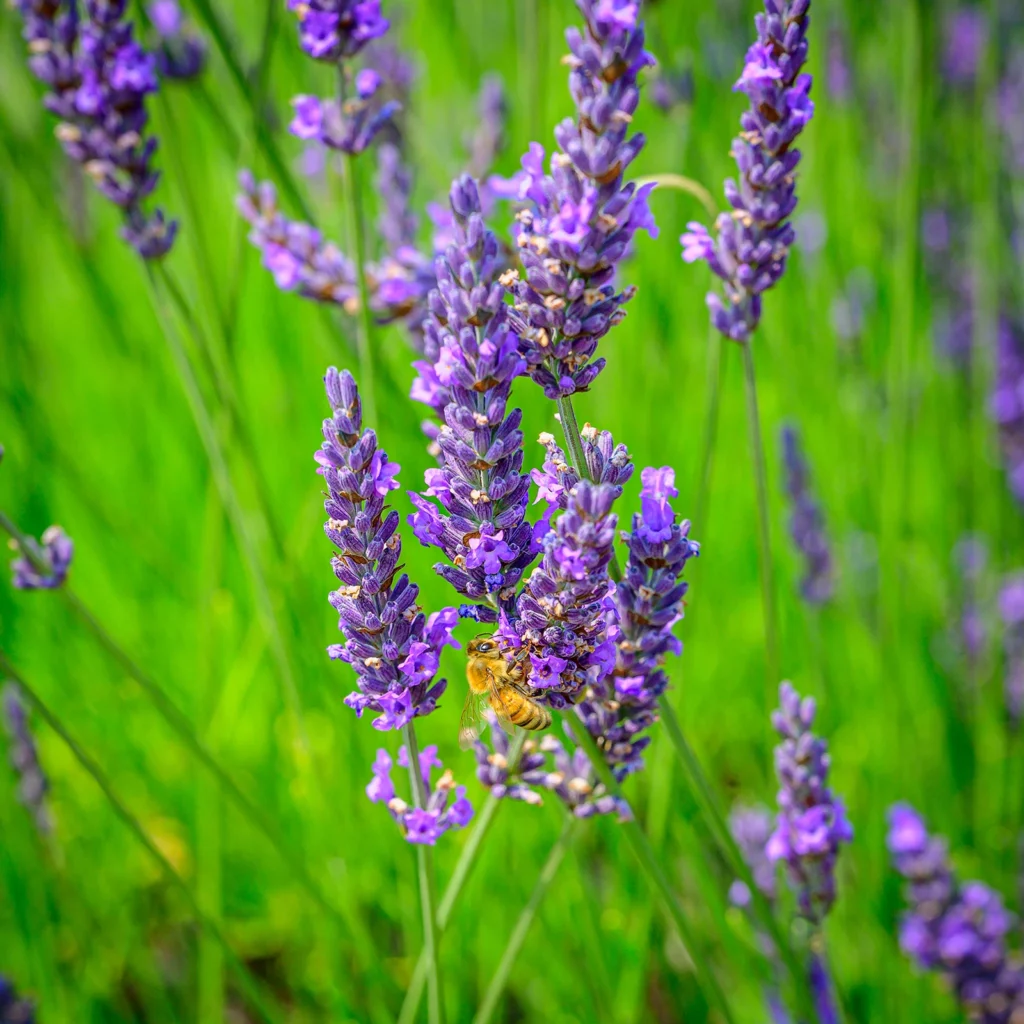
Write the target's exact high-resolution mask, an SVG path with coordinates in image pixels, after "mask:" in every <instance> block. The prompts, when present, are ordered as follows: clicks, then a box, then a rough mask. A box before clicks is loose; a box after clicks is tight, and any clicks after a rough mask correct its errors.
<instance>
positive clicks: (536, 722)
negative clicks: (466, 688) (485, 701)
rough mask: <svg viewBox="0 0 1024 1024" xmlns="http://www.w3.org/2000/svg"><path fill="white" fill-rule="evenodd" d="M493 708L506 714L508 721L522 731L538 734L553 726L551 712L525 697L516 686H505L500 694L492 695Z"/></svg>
mask: <svg viewBox="0 0 1024 1024" xmlns="http://www.w3.org/2000/svg"><path fill="white" fill-rule="evenodd" d="M491 707H493V708H494V709H495V711H498V712H499V714H500V713H501V712H504V714H505V715H507V717H508V720H509V721H510V722H512V724H513V725H518V726H519V728H520V729H527V730H529V731H531V732H538V731H540V730H541V729H546V728H547V727H548V726H549V725H550V724H551V712H550V711H548V709H547V708H544V707H541V706H540V704H537V703H536V702H534V701H532V700H530V698H529V697H526V696H524V695H523V694H522V693H521V692H520V691H519V690H518V689H517V688H516V687H514V686H503V687H501V689H500V692H499V693H498V694H496V695H492V697H491Z"/></svg>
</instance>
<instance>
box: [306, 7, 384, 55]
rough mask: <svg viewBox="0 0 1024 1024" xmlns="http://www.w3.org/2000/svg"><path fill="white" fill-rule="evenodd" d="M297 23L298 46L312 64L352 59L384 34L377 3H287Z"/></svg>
mask: <svg viewBox="0 0 1024 1024" xmlns="http://www.w3.org/2000/svg"><path fill="white" fill-rule="evenodd" d="M288 10H290V11H294V12H295V13H296V14H297V15H298V19H299V44H300V45H301V47H302V49H303V50H304V51H305V52H306V53H307V54H309V56H310V57H312V58H313V59H314V60H322V61H328V62H330V63H337V62H338V61H340V60H344V59H347V58H349V57H354V56H355V55H356V54H357V53H358V52H359V51H360V50H361V49H362V48H363V47H364V46H366V44H367V43H369V42H371V41H372V40H374V39H379V38H380V37H381V36H383V35H384V33H385V32H387V30H388V28H389V27H390V24H391V23H390V22H389V21H388V19H387V18H385V17H384V16H383V15H382V14H381V9H380V0H288Z"/></svg>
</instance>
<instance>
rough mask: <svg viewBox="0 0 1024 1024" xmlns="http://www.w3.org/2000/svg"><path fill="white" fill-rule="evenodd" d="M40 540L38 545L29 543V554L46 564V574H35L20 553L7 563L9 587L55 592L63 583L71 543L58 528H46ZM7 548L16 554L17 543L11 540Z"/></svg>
mask: <svg viewBox="0 0 1024 1024" xmlns="http://www.w3.org/2000/svg"><path fill="white" fill-rule="evenodd" d="M40 540H41V541H42V545H39V544H37V543H36V542H35V541H33V540H30V541H29V543H30V544H31V545H32V553H33V554H34V555H35V556H36V557H37V558H38V559H39V560H41V561H42V562H45V563H46V565H47V566H48V568H49V572H40V571H39V570H37V569H36V567H35V566H34V565H33V564H32V560H31V559H30V558H28V556H27V555H25V554H24V553H23V552H22V553H21V554H20V556H19V557H18V558H16V559H15V560H14V561H13V562H11V572H12V573H13V574H14V579H13V580H12V583H13V584H14V586H15V587H17V589H18V590H55V589H56V588H57V587H59V586H61V585H62V584H63V583H64V581H65V580H66V579H67V576H68V570H69V569H70V568H71V559H72V558H73V556H74V553H75V545H74V542H73V541H72V540H71V538H70V537H69V536H68V535H67V534H66V533H65V532H64V531H63V530H62V529H61V527H59V526H50V527H47V529H46V530H45V531H44V533H43V535H42V537H41V538H40ZM10 546H11V549H12V550H13V551H20V549H19V548H18V543H17V541H14V540H12V541H11V542H10Z"/></svg>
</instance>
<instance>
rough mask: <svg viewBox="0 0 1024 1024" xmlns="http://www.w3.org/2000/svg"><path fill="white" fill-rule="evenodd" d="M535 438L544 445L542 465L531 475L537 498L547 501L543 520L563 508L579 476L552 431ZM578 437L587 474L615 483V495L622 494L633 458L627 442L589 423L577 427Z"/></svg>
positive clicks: (545, 520)
mask: <svg viewBox="0 0 1024 1024" xmlns="http://www.w3.org/2000/svg"><path fill="white" fill-rule="evenodd" d="M538 440H539V441H540V443H541V444H542V445H544V448H545V450H546V457H545V459H544V465H543V467H542V468H541V469H535V470H533V471H532V472H531V474H530V475H531V476H532V478H533V482H534V483H535V484H536V485H537V499H536V500H537V501H538V502H541V501H543V502H546V503H547V505H548V511H547V512H546V513H545V515H544V518H543V519H542V522H543V523H547V522H548V521H549V520H550V518H551V514H552V512H553V511H554V510H555V509H562V510H563V511H564V510H565V508H566V506H567V505H568V502H569V493H570V492H571V491H572V489H573V488H574V487H575V486H576V485H577V484H578V483H579V482H580V477H579V474H578V473H577V472H576V470H575V469H574V468H573V467H572V466H571V465H570V464H569V460H568V459H567V458H566V456H565V452H563V451H562V449H561V448H560V447H559V445H558V442H557V441H555V438H554V436H553V435H551V434H548V433H543V434H541V435H540V437H539V438H538ZM580 441H581V442H582V446H583V460H584V463H585V464H586V467H587V478H588V479H589V480H592V481H593V482H594V483H598V484H608V485H609V486H612V487H614V488H615V497H616V498H618V497H619V495H621V494H622V485H623V484H624V483H625V482H626V481H627V480H628V479H629V478H630V477H631V476H632V475H633V462H632V460H631V459H630V457H629V452H628V451H627V449H626V446H625V445H624V444H619V445H617V444H616V443H615V440H614V439H613V438H612V435H611V433H610V432H609V431H607V430H601V431H598V430H597V429H596V428H595V427H592V426H591V425H590V424H589V423H587V424H585V425H584V427H583V429H582V430H581V431H580ZM545 532H547V531H546V529H545Z"/></svg>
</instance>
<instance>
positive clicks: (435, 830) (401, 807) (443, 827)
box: [366, 746, 473, 846]
mask: <svg viewBox="0 0 1024 1024" xmlns="http://www.w3.org/2000/svg"><path fill="white" fill-rule="evenodd" d="M419 761H420V772H421V774H422V777H423V788H424V790H425V791H426V793H427V801H426V804H425V805H424V806H423V807H410V806H409V804H408V803H406V802H405V800H403V799H402V798H401V797H399V796H397V795H396V793H395V786H394V783H393V782H392V779H391V767H392V761H391V758H390V756H389V755H388V752H387V751H386V750H378V751H377V759H376V760H375V761H374V762H373V779H372V780H371V781H370V783H369V785H368V786H367V787H366V795H367V796H368V797H369V799H370V801H371V802H372V803H375V804H377V803H382V804H386V805H387V809H388V811H389V812H390V814H391V817H392V818H393V819H394V821H395V823H396V824H397V825H398V827H399V829H400V830H401V832H402V838H403V839H405V841H406V842H407V843H413V844H420V845H424V846H433V845H434V844H435V843H436V842H437V840H438V839H440V837H441V836H443V835H444V834H445V832H447V831H448V830H449V829H452V828H455V829H460V828H465V827H466V826H467V825H468V824H469V823H470V822H471V821H472V820H473V805H472V804H471V803H470V802H469V800H468V799H467V798H466V787H465V786H457V785H456V784H455V780H454V779H453V778H452V773H451V772H450V771H445V772H443V773H442V774H441V777H440V778H439V779H438V780H437V782H436V783H434V784H432V783H431V771H432V770H433V769H434V768H438V769H442V768H444V765H443V764H442V763H441V762H440V761H439V760H438V757H437V747H436V746H429V747H426V748H424V749H423V750H422V751H420V755H419ZM398 763H399V765H401V766H402V767H403V768H408V767H409V756H408V754H407V753H406V748H405V747H401V748H400V749H399V751H398ZM453 793H454V797H455V799H454V801H452V795H453Z"/></svg>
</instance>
